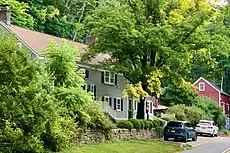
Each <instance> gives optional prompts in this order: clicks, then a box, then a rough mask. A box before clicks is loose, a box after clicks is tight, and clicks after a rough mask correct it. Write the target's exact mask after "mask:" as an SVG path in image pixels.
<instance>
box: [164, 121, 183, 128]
mask: <svg viewBox="0 0 230 153" xmlns="http://www.w3.org/2000/svg"><path fill="white" fill-rule="evenodd" d="M167 126H172V127H182V123H181V122H168V124H167Z"/></svg>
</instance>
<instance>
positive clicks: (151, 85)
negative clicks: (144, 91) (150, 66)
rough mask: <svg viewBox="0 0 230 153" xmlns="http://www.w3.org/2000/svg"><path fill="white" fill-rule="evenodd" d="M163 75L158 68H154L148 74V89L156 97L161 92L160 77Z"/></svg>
mask: <svg viewBox="0 0 230 153" xmlns="http://www.w3.org/2000/svg"><path fill="white" fill-rule="evenodd" d="M162 77H163V73H162V72H161V71H159V70H157V69H156V70H154V71H153V72H151V73H150V75H149V76H148V81H147V82H148V90H149V91H150V92H151V93H154V94H156V95H157V96H158V97H159V96H160V95H161V94H162V90H161V78H162Z"/></svg>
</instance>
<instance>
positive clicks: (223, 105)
mask: <svg viewBox="0 0 230 153" xmlns="http://www.w3.org/2000/svg"><path fill="white" fill-rule="evenodd" d="M222 107H223V112H224V114H225V102H223V101H222Z"/></svg>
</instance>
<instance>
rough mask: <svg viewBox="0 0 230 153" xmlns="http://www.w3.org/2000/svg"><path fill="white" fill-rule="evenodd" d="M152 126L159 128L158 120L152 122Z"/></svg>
mask: <svg viewBox="0 0 230 153" xmlns="http://www.w3.org/2000/svg"><path fill="white" fill-rule="evenodd" d="M152 125H153V128H156V127H158V123H157V122H156V120H153V121H152Z"/></svg>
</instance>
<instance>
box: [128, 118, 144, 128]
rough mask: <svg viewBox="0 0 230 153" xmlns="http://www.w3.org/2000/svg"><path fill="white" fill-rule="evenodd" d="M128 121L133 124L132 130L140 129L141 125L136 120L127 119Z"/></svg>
mask: <svg viewBox="0 0 230 153" xmlns="http://www.w3.org/2000/svg"><path fill="white" fill-rule="evenodd" d="M129 121H130V122H131V123H132V124H133V128H134V129H141V123H140V120H138V119H133V118H132V119H129Z"/></svg>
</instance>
